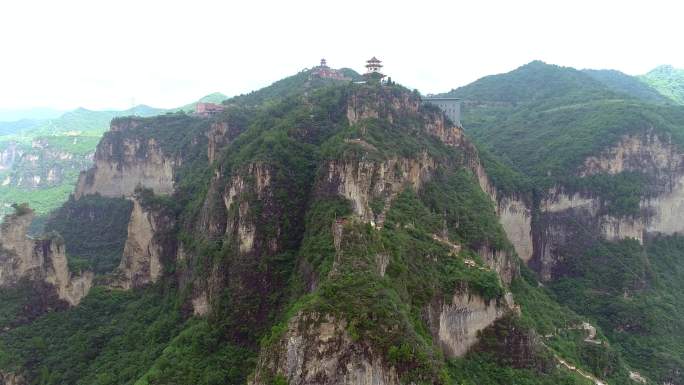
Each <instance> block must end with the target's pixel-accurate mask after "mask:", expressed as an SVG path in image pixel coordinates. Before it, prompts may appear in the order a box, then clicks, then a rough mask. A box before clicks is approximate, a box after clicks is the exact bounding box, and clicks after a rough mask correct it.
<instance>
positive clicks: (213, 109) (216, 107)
mask: <svg viewBox="0 0 684 385" xmlns="http://www.w3.org/2000/svg"><path fill="white" fill-rule="evenodd" d="M224 109H225V107H224V106H222V105H220V104H216V103H197V105H196V106H195V113H196V114H197V115H199V116H203V117H210V116H213V115H216V114H218V113H220V112H221V111H223V110H224Z"/></svg>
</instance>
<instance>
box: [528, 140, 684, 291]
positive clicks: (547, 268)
mask: <svg viewBox="0 0 684 385" xmlns="http://www.w3.org/2000/svg"><path fill="white" fill-rule="evenodd" d="M623 172H638V173H640V174H642V175H644V176H645V177H646V178H647V180H648V183H649V185H648V186H647V189H648V194H647V195H646V196H644V197H642V199H641V202H640V203H639V207H640V209H639V213H638V214H636V215H631V216H616V215H613V214H611V213H607V212H606V211H605V210H604V206H605V202H604V201H603V200H602V198H601V197H600V196H597V195H596V194H592V193H591V192H587V191H567V189H564V188H563V187H559V186H557V187H554V188H553V189H551V190H550V191H548V192H547V194H546V195H545V196H544V198H543V199H542V200H541V202H540V204H539V210H540V214H541V215H540V217H539V220H538V222H539V223H538V224H537V225H536V226H535V227H536V231H535V241H534V243H535V251H534V261H532V265H533V266H534V267H535V268H537V269H538V270H539V271H540V273H541V275H542V278H543V279H546V280H548V279H551V278H552V276H553V275H554V274H553V271H554V269H555V268H556V267H557V266H560V265H562V261H563V260H564V259H565V258H567V257H569V256H570V255H572V253H573V252H574V251H576V250H574V246H573V245H572V243H573V242H574V243H577V242H578V240H581V239H585V240H586V239H607V240H620V239H626V238H633V239H637V240H638V241H639V242H643V240H644V237H645V236H646V235H647V234H649V233H663V234H674V233H682V232H684V222H683V221H681V218H683V217H684V153H683V152H682V151H679V150H678V149H677V147H676V146H675V145H674V144H673V143H672V142H671V140H670V139H663V138H662V137H661V136H658V135H656V134H655V133H653V132H651V131H647V132H644V133H642V134H637V135H628V136H625V137H623V138H622V139H621V140H620V142H619V143H617V144H615V145H614V146H612V147H609V148H607V149H605V150H604V151H602V152H601V153H600V154H598V155H595V156H591V157H588V158H587V159H585V161H584V163H583V165H582V167H580V169H579V170H578V171H577V175H578V176H579V177H581V178H586V177H589V176H592V175H599V174H603V175H617V174H620V173H623Z"/></svg>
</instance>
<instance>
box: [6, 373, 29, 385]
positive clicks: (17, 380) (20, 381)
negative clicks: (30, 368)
mask: <svg viewBox="0 0 684 385" xmlns="http://www.w3.org/2000/svg"><path fill="white" fill-rule="evenodd" d="M25 384H27V382H26V380H25V379H24V377H23V376H21V375H19V374H15V373H8V372H4V371H0V385H25Z"/></svg>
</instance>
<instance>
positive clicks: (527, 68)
mask: <svg viewBox="0 0 684 385" xmlns="http://www.w3.org/2000/svg"><path fill="white" fill-rule="evenodd" d="M445 95H446V96H452V97H459V98H462V99H465V100H477V101H481V102H490V103H500V104H520V103H530V102H541V103H544V104H554V103H555V102H558V103H561V104H562V103H566V102H568V101H573V102H584V101H587V100H596V99H606V98H616V97H619V96H618V95H617V93H615V92H613V91H611V90H610V89H608V88H607V87H606V86H605V85H603V84H602V83H601V82H599V81H598V80H595V79H594V78H592V77H590V76H587V75H586V74H585V73H583V72H581V71H578V70H576V69H574V68H568V67H559V66H556V65H550V64H546V63H544V62H542V61H533V62H531V63H529V64H526V65H524V66H522V67H520V68H518V69H516V70H514V71H511V72H509V73H506V74H499V75H491V76H486V77H484V78H482V79H479V80H477V81H476V82H474V83H471V84H469V85H467V86H464V87H461V88H458V89H455V90H451V91H449V92H447V93H446V94H445Z"/></svg>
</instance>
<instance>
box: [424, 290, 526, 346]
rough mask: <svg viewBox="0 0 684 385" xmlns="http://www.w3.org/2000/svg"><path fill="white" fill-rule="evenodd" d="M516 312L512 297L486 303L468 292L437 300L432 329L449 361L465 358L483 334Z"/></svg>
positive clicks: (431, 312) (430, 318)
mask: <svg viewBox="0 0 684 385" xmlns="http://www.w3.org/2000/svg"><path fill="white" fill-rule="evenodd" d="M513 308H514V305H513V298H512V296H511V294H507V295H506V296H505V297H504V298H502V299H492V300H490V301H486V300H485V299H484V298H482V297H481V296H479V295H476V294H471V293H469V292H468V291H467V290H464V291H462V292H458V293H455V294H454V295H453V296H452V298H451V300H450V301H444V300H442V299H439V300H435V301H434V303H433V304H431V306H430V307H429V309H428V310H427V318H428V325H430V329H431V331H432V335H433V338H434V340H435V341H437V342H438V343H439V345H440V346H441V348H442V350H443V351H444V354H445V355H446V356H447V357H461V356H463V355H464V354H465V353H467V352H468V350H469V349H470V348H471V347H472V346H473V345H475V344H476V343H477V342H478V340H479V333H480V332H482V330H484V329H485V328H487V327H489V326H490V325H492V324H493V323H494V322H495V321H496V320H498V319H500V318H501V317H503V316H504V315H505V314H507V313H508V312H509V311H511V310H512V309H513Z"/></svg>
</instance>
